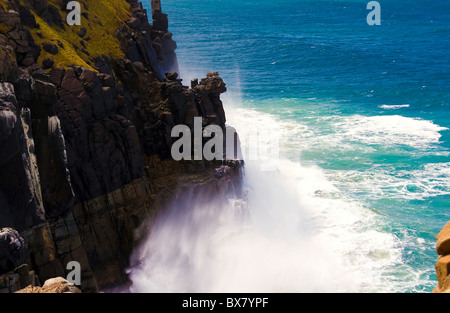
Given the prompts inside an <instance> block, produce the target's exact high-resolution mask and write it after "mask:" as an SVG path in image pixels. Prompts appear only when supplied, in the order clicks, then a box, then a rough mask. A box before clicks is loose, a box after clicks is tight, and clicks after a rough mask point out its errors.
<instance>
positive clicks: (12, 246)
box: [0, 228, 29, 274]
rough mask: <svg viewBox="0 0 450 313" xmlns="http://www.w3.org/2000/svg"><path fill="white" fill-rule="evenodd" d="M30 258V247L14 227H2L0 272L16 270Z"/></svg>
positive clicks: (0, 230)
mask: <svg viewBox="0 0 450 313" xmlns="http://www.w3.org/2000/svg"><path fill="white" fill-rule="evenodd" d="M28 258H29V251H28V247H27V245H26V243H25V241H24V239H23V238H22V237H20V235H19V233H18V232H17V231H16V230H14V229H12V228H2V229H0V274H4V273H7V272H10V271H12V270H14V269H15V268H17V267H19V266H20V265H22V264H24V263H25V262H26V261H27V259H28Z"/></svg>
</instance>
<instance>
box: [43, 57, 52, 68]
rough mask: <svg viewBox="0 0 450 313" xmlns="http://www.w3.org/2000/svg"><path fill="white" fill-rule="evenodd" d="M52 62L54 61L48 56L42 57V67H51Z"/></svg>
mask: <svg viewBox="0 0 450 313" xmlns="http://www.w3.org/2000/svg"><path fill="white" fill-rule="evenodd" d="M54 64H55V61H53V60H52V59H50V58H46V59H44V61H42V65H43V67H44V69H49V68H53V65H54Z"/></svg>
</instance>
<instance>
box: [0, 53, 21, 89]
mask: <svg viewBox="0 0 450 313" xmlns="http://www.w3.org/2000/svg"><path fill="white" fill-rule="evenodd" d="M17 75H18V67H17V63H16V57H15V53H14V49H13V48H12V47H10V46H0V81H6V82H14V81H15V80H16V79H17Z"/></svg>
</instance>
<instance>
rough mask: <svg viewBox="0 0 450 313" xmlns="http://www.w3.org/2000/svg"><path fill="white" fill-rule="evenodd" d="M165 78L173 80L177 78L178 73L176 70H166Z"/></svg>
mask: <svg viewBox="0 0 450 313" xmlns="http://www.w3.org/2000/svg"><path fill="white" fill-rule="evenodd" d="M166 78H167V79H168V80H171V81H175V80H177V78H178V73H177V72H168V73H166Z"/></svg>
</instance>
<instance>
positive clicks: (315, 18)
mask: <svg viewBox="0 0 450 313" xmlns="http://www.w3.org/2000/svg"><path fill="white" fill-rule="evenodd" d="M368 2H369V1H359V0H358V1H356V0H353V1H340V0H328V1H318V0H316V1H309V0H276V1H273V0H271V1H269V0H258V1H256V0H244V1H243V0H216V1H208V0H196V1H187V0H164V1H162V8H163V12H165V13H167V14H168V15H169V30H170V31H171V32H173V34H174V40H175V41H176V42H177V44H178V49H177V55H178V59H179V63H180V71H181V76H182V78H183V79H184V84H185V85H189V84H190V79H192V78H202V77H205V75H206V72H208V71H218V72H219V73H220V75H221V77H222V78H223V79H224V81H225V82H226V83H227V86H228V92H227V93H226V94H225V95H224V96H223V101H224V106H225V110H226V112H227V118H228V119H227V123H228V124H229V125H232V126H234V127H236V129H237V131H238V132H239V133H241V134H242V133H246V132H251V131H254V130H258V129H259V130H261V129H266V128H270V129H275V130H276V131H277V132H278V134H279V135H280V143H279V144H280V146H279V156H280V158H279V161H278V163H277V165H278V170H277V171H274V172H264V171H261V170H260V169H259V168H258V166H257V165H255V164H248V165H247V167H246V187H247V189H248V198H249V201H248V203H247V204H246V205H247V206H248V210H249V212H250V220H245V221H242V220H241V219H237V218H236V211H239V210H240V209H241V205H242V203H235V202H230V206H229V210H228V212H226V211H227V210H225V212H224V210H221V211H219V212H218V211H217V210H215V209H214V208H196V209H195V210H193V212H185V213H183V214H184V215H182V216H183V218H182V221H183V222H180V219H179V218H177V219H173V218H170V215H169V217H166V218H165V219H163V220H161V221H160V223H158V226H157V227H156V229H155V230H154V231H153V232H152V234H151V236H150V237H149V239H148V240H147V242H146V244H145V245H144V246H143V247H142V248H141V249H140V251H139V253H140V255H139V256H140V258H141V259H143V260H144V262H143V265H141V267H139V268H136V269H132V270H131V278H132V280H133V287H132V290H133V291H138V292H140V291H145V292H383V293H385V292H389V293H391V292H392V293H421V292H431V291H432V290H433V288H434V287H435V286H436V285H437V280H436V275H435V271H434V264H435V262H436V259H437V257H438V256H437V254H436V252H435V242H436V240H435V236H436V234H437V233H438V232H439V231H440V229H441V228H442V227H443V226H444V225H445V224H446V223H447V222H448V221H449V220H450V159H449V153H450V130H449V129H450V111H449V109H450V58H449V56H448V51H450V22H449V21H450V1H448V0H444V1H431V2H430V1H424V0H416V1H404V0H381V1H379V3H380V5H381V25H379V26H377V25H375V26H369V25H368V24H367V22H366V17H367V14H368V13H369V12H370V10H367V8H366V6H367V3H368ZM144 5H145V6H146V7H147V8H148V9H149V11H150V1H149V0H146V1H144ZM238 215H239V214H238Z"/></svg>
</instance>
